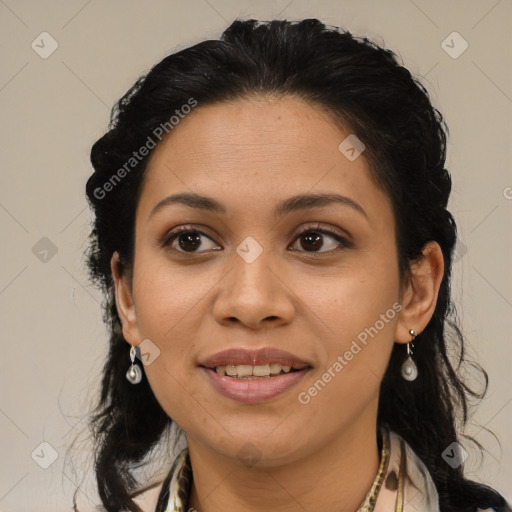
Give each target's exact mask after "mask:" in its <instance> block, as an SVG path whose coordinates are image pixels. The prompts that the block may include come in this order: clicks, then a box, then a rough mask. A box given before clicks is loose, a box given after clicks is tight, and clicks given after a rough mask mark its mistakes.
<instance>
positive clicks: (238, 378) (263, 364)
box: [199, 347, 312, 404]
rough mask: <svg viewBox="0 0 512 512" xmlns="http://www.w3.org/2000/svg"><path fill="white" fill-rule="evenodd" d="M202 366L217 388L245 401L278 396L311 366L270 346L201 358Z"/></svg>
mask: <svg viewBox="0 0 512 512" xmlns="http://www.w3.org/2000/svg"><path fill="white" fill-rule="evenodd" d="M199 366H200V367H201V370H202V371H203V372H204V374H205V376H206V377H207V379H208V381H209V382H210V383H211V384H212V385H213V387H214V389H216V390H217V391H218V392H219V393H220V394H221V395H223V396H224V397H227V398H230V399H232V400H235V401H237V402H240V403H243V404H258V403H262V402H266V401H268V400H271V399H274V398H277V397H278V396H280V395H282V394H283V393H285V392H286V391H288V390H290V389H291V388H292V387H294V386H296V385H297V384H298V383H299V382H300V381H301V380H302V379H303V378H304V377H305V375H306V374H308V373H309V371H310V370H311V369H312V365H311V364H310V363H309V362H308V361H306V360H303V359H301V358H299V357H297V356H295V355H294V354H291V353H290V352H285V351H283V350H277V349H273V348H268V347H267V348H261V349H253V350H248V349H242V348H234V349H229V350H225V351H223V352H218V353H216V354H214V355H213V356H210V357H208V358H206V359H205V360H203V361H201V363H200V364H199ZM277 370H279V371H277Z"/></svg>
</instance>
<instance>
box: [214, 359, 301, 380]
mask: <svg viewBox="0 0 512 512" xmlns="http://www.w3.org/2000/svg"><path fill="white" fill-rule="evenodd" d="M291 368H292V367H291V366H287V365H281V364H279V363H270V364H259V365H256V366H253V365H250V364H237V365H233V364H228V365H226V366H217V367H216V368H215V371H216V372H217V373H219V374H220V375H228V376H229V377H238V378H244V377H268V376H269V375H277V374H278V373H281V371H283V372H284V373H289V372H290V370H291Z"/></svg>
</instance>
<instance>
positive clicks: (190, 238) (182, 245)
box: [162, 226, 218, 253]
mask: <svg viewBox="0 0 512 512" xmlns="http://www.w3.org/2000/svg"><path fill="white" fill-rule="evenodd" d="M201 237H205V238H207V239H208V240H210V241H211V242H213V240H212V239H211V238H210V237H209V236H208V235H207V234H206V233H203V232H202V231H199V230H198V229H194V228H193V227H191V226H180V227H179V228H176V229H174V230H172V231H171V232H170V233H168V234H167V235H166V237H165V239H164V241H163V242H162V246H163V247H170V248H171V250H173V251H176V252H180V253H197V252H204V251H197V248H198V247H200V246H201ZM175 242H177V243H175ZM177 246H178V247H179V248H177ZM215 247H218V246H215ZM213 250H218V249H213Z"/></svg>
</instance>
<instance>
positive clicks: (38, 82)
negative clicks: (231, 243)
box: [0, 0, 512, 512]
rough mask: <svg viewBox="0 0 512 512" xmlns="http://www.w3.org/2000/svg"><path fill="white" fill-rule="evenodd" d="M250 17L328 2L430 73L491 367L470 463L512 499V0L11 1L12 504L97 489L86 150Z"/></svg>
mask: <svg viewBox="0 0 512 512" xmlns="http://www.w3.org/2000/svg"><path fill="white" fill-rule="evenodd" d="M236 17H243V18H249V17H252V18H257V19H261V20H269V19H273V18H281V19H283V18H287V19H295V20H296V19H302V18H307V17H316V18H319V19H320V20H322V21H323V22H325V23H326V24H329V25H335V26H340V27H343V28H347V29H348V30H350V31H351V32H353V33H354V34H356V35H367V36H369V37H370V38H371V39H373V40H374V41H376V42H377V43H379V44H384V45H385V46H386V47H388V48H390V49H391V50H393V51H395V52H397V53H398V54H399V56H400V57H401V58H402V59H403V62H404V65H405V66H406V67H407V68H409V69H410V70H411V72H412V73H413V74H415V75H421V76H422V77H424V79H423V83H424V84H425V85H426V86H427V88H428V91H429V93H430V94H431V97H432V101H433V103H434V105H435V106H436V107H437V108H439V109H440V111H441V112H442V113H443V115H444V116H445V119H446V121H447V124H448V126H449V128H450V131H451V135H450V139H449V149H448V161H447V168H448V169H449V170H450V171H451V173H452V178H453V193H452V196H451V199H450V203H449V208H450V210H451V212H452V213H453V215H454V216H455V218H456V221H457V224H458V228H459V234H460V240H459V245H458V247H457V256H456V263H455V269H454V278H453V298H454V300H455V301H456V304H457V307H458V311H459V317H460V321H461V323H462V330H463V333H464V335H465V336H466V340H467V343H468V353H469V355H470V356H471V357H473V358H476V359H477V360H478V362H479V363H481V364H482V365H483V367H484V368H485V369H486V370H487V371H488V373H489V376H490V385H489V392H488V395H487V399H486V400H484V401H483V402H482V403H481V405H480V407H479V409H478V411H477V412H476V414H475V415H474V416H473V417H472V419H471V422H470V425H469V426H468V429H467V433H468V434H471V435H474V436H476V439H477V440H479V441H480V442H481V443H482V444H483V445H484V446H485V448H486V449H487V453H486V454H485V456H484V458H483V460H481V457H480V455H479V453H478V452H477V451H476V450H475V449H474V447H472V445H471V444H470V443H468V444H467V449H468V453H469V457H468V459H467V461H466V467H467V470H468V473H469V475H470V476H471V477H472V478H473V479H476V480H480V481H483V482H486V483H489V484H491V485H493V486H494V487H495V488H496V489H497V490H498V491H500V492H501V493H502V494H503V495H504V496H505V497H506V498H507V499H508V500H512V436H511V434H510V425H511V424H512V390H511V386H510V371H511V369H510V368H511V364H510V363H511V354H512V345H511V343H510V341H511V336H510V332H511V330H512V286H511V285H512V270H511V267H510V263H511V262H512V251H511V248H512V241H511V240H512V238H511V232H512V231H511V227H512V223H511V220H512V173H511V170H510V169H511V167H510V166H511V164H510V162H511V161H512V154H511V152H512V151H511V148H512V144H511V140H512V139H511V135H512V129H511V119H512V83H511V82H512V80H511V78H512V76H511V75H512V65H511V64H512V59H511V48H512V44H511V37H510V27H512V2H510V0H472V1H469V0H451V1H441V0H436V1H430V0H429V1H426V0H414V1H413V0H392V1H391V0H387V1H377V0H375V1H369V0H345V1H340V0H336V1H331V0H323V1H316V2H311V1H310V0H276V1H256V0H238V1H235V0H187V1H164V0H160V1H150V2H138V1H134V0H129V1H127V0H115V1H107V2H100V1H98V0H89V1H87V0H73V1H67V2H64V1H56V0H52V1H47V2H37V1H35V0H30V1H29V0H0V34H1V35H0V39H1V49H0V52H1V59H2V60H1V62H2V66H1V69H0V109H1V119H2V123H1V136H0V140H1V141H2V144H1V147H2V171H1V187H0V224H1V227H2V234H3V237H2V238H3V240H4V242H3V243H2V265H1V266H0V311H1V314H2V330H1V343H2V344H1V347H2V361H1V370H0V372H1V373H0V375H1V382H0V389H1V392H0V432H1V436H0V465H1V466H0V510H1V511H2V512H21V511H24V512H32V511H43V510H44V511H64V510H71V503H72V493H73V491H74V489H75V486H76V485H80V491H79V493H78V504H79V508H80V510H81V511H92V510H94V506H95V505H97V504H99V503H100V502H99V498H98V496H97V493H96V492H95V487H94V478H93V474H92V471H91V467H90V463H91V456H90V451H91V446H90V443H89V442H88V441H87V432H86V431H85V430H84V429H85V427H86V418H85V417H84V415H85V412H86V411H87V409H88V407H89V406H90V404H91V401H93V400H94V399H95V394H96V393H97V391H98V389H99V381H100V375H101V374H100V372H101V369H102V365H103V361H104V358H105V356H106V351H107V338H106V333H105V329H104V327H103V324H102V322H101V316H100V303H101V300H102V297H101V295H100V293H99V292H98V291H97V290H96V289H94V288H93V287H92V286H91V285H90V284H89V283H88V282H87V276H86V272H85V268H84V260H83V257H82V254H83V251H84V249H85V247H86V238H87V235H88V233H89V229H90V227H89V223H90V219H91V216H90V213H89V209H88V207H87V204H86V200H85V192H84V187H85V182H86V180H87V178H88V176H89V175H90V173H91V171H92V167H91V165H90V163H89V152H90V148H91V145H92V143H93V142H94V141H95V140H96V139H97V138H98V137H100V136H101V135H102V134H103V133H104V132H105V130H106V128H107V124H108V120H109V114H110V109H111V107H112V105H113V104H114V102H115V101H116V100H117V99H118V98H119V97H120V96H121V95H122V94H123V93H124V92H125V91H126V90H127V89H128V87H130V86H131V85H132V84H133V82H134V81H135V80H136V79H137V78H138V77H139V76H140V75H141V74H143V73H146V72H147V71H149V69H150V67H151V66H152V65H153V64H155V63H156V62H158V61H159V60H160V59H162V58H163V57H164V56H165V55H167V54H169V53H172V52H174V51H175V50H177V49H181V48H184V47H187V46H191V45H193V44H195V43H197V42H199V41H201V40H203V39H208V38H214V39H216V38H218V37H219V36H220V34H221V32H222V31H223V30H224V29H225V28H226V27H227V26H228V25H229V24H230V23H231V21H232V20H233V19H234V18H236ZM128 364H129V360H128V348H127V367H128ZM489 430H490V431H492V432H494V433H495V434H496V435H497V437H498V439H499V440H500V442H501V445H500V444H499V443H498V442H497V441H496V439H495V438H494V437H493V436H492V435H491V433H490V432H489ZM75 436H79V438H80V439H83V442H82V443H80V444H79V445H78V447H77V449H76V450H75V459H76V460H75V466H76V467H74V466H73V464H72V463H71V462H72V461H71V460H70V458H69V457H67V458H66V452H67V449H68V447H69V446H70V444H71V442H72V440H73V439H74V438H75ZM77 453H78V454H77ZM77 457H78V458H77ZM169 461H170V454H169V457H168V458H167V460H166V461H165V464H164V465H163V466H162V467H158V466H156V467H155V468H154V469H155V475H157V474H164V473H165V472H166V471H167V470H168V469H169V466H168V464H169V463H170V462H169ZM155 478H156V476H155ZM153 503H154V497H152V498H151V499H149V498H148V500H146V501H145V504H144V505H143V506H144V508H145V510H148V511H152V510H153V509H152V508H151V507H152V506H153Z"/></svg>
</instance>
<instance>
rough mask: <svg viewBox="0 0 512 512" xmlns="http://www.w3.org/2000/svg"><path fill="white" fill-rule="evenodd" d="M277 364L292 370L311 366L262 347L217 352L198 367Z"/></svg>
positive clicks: (281, 352) (294, 357) (273, 349)
mask: <svg viewBox="0 0 512 512" xmlns="http://www.w3.org/2000/svg"><path fill="white" fill-rule="evenodd" d="M271 363H279V364H281V365H285V366H291V367H292V368H294V369H297V370H301V369H302V368H306V367H308V366H311V364H310V363H309V362H307V361H304V360H302V359H300V358H299V357H297V356H295V355H293V354H291V353H290V352H285V351H284V350H278V349H275V348H271V347H263V348H259V349H246V348H241V347H240V348H230V349H228V350H223V351H222V352H217V353H216V354H213V355H212V356H210V357H208V358H207V359H204V360H203V361H201V362H200V363H199V366H204V367H206V368H216V367H217V366H227V365H235V366H236V365H242V364H246V365H253V366H257V365H262V364H271Z"/></svg>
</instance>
